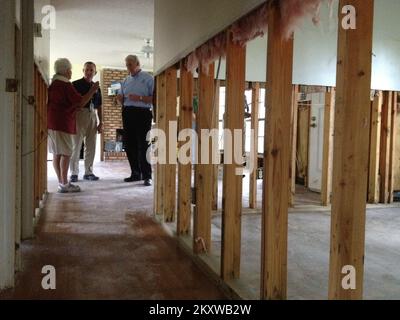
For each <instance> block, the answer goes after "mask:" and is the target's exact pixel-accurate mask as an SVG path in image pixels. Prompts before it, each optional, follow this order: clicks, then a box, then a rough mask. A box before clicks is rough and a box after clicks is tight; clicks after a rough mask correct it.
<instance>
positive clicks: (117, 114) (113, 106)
mask: <svg viewBox="0 0 400 320" xmlns="http://www.w3.org/2000/svg"><path fill="white" fill-rule="evenodd" d="M127 76H128V72H127V71H126V70H117V69H103V70H102V71H101V86H102V92H103V122H104V132H103V136H102V146H103V152H104V157H103V158H104V160H105V161H111V160H126V159H127V158H126V154H125V153H124V152H105V149H104V147H105V144H106V142H108V141H112V142H115V140H116V130H117V129H122V110H121V106H120V105H119V104H117V103H116V100H115V97H109V96H108V94H107V93H108V88H109V87H111V83H112V82H114V81H121V80H123V79H125V78H126V77H127Z"/></svg>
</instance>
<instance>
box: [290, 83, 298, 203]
mask: <svg viewBox="0 0 400 320" xmlns="http://www.w3.org/2000/svg"><path fill="white" fill-rule="evenodd" d="M298 103H299V86H298V85H294V86H293V95H292V104H293V105H292V118H291V126H290V127H291V141H290V147H291V157H292V161H291V164H290V178H289V179H290V184H289V188H290V190H289V205H290V206H291V207H294V200H295V199H294V198H295V195H296V163H297V129H298V128H297V127H298V115H299V106H298Z"/></svg>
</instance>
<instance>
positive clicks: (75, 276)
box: [0, 162, 224, 300]
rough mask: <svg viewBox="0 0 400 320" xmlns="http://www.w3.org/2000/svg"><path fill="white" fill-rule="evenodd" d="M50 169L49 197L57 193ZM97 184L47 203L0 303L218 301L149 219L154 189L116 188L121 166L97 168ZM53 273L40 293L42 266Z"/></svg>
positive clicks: (56, 196)
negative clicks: (50, 287)
mask: <svg viewBox="0 0 400 320" xmlns="http://www.w3.org/2000/svg"><path fill="white" fill-rule="evenodd" d="M49 168H50V174H51V178H50V183H49V191H50V192H54V191H55V190H56V185H57V183H56V181H55V178H54V174H53V173H52V170H51V167H49ZM96 169H97V171H96V173H97V174H98V175H100V176H101V178H102V179H101V181H100V182H83V183H79V185H80V186H81V187H82V189H83V192H82V193H80V194H75V195H59V194H55V193H52V194H50V196H49V199H48V202H47V206H46V210H45V212H44V214H43V216H42V217H41V219H40V223H39V225H38V227H37V233H36V237H35V239H33V240H30V241H27V242H24V244H23V247H22V255H23V271H22V272H21V273H19V274H18V276H17V284H16V288H15V289H14V290H9V291H6V292H4V293H2V294H0V299H9V298H17V299H178V300H181V299H223V298H224V295H223V294H222V293H221V292H220V290H219V289H218V288H217V287H216V286H215V284H214V283H213V282H211V280H209V278H207V277H206V276H205V275H204V274H203V273H202V272H201V271H200V270H199V269H198V268H197V266H196V265H194V263H193V262H192V261H191V259H188V257H187V255H185V253H183V252H182V251H181V249H180V248H179V247H178V246H177V242H176V241H175V240H174V239H173V238H171V237H170V236H169V235H167V234H166V233H165V232H164V230H163V229H162V227H161V226H160V225H159V224H158V223H157V222H155V221H154V220H153V219H152V217H151V212H152V201H153V200H152V192H153V188H146V187H144V186H142V185H141V184H140V183H134V184H126V183H124V182H122V180H123V178H125V177H126V176H127V173H128V172H129V171H128V167H127V164H126V163H124V162H117V163H103V164H98V165H97V166H96ZM45 265H51V266H54V267H55V269H56V275H57V276H56V286H57V287H56V290H54V291H45V290H43V289H42V286H41V282H42V277H43V276H44V275H43V274H42V273H41V271H42V268H43V266H45Z"/></svg>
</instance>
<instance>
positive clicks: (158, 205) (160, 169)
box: [154, 72, 167, 216]
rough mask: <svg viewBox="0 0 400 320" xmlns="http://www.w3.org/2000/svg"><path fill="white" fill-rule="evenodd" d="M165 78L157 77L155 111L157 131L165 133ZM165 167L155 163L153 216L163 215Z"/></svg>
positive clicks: (161, 75) (162, 75)
mask: <svg viewBox="0 0 400 320" xmlns="http://www.w3.org/2000/svg"><path fill="white" fill-rule="evenodd" d="M165 81H166V77H165V72H163V73H161V74H160V75H158V76H157V110H156V119H157V120H156V126H157V129H159V130H163V131H164V132H165V129H166V128H165V127H166V118H165V117H166V114H165V113H166V108H167V100H166V99H167V97H166V88H165V87H166V82H165ZM165 147H166V146H165V145H162V144H159V148H160V149H159V153H160V152H162V150H161V148H165ZM164 175H165V165H163V164H159V163H157V165H156V173H155V184H154V189H155V190H154V195H155V198H154V200H155V201H154V210H155V214H156V215H159V216H162V215H163V214H164V204H165V203H164V193H165V184H164Z"/></svg>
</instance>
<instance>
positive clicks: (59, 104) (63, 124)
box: [47, 80, 82, 134]
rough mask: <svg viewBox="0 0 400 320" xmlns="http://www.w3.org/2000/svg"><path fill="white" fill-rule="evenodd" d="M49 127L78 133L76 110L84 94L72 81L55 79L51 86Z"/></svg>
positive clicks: (48, 114)
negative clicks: (78, 90) (81, 93)
mask: <svg viewBox="0 0 400 320" xmlns="http://www.w3.org/2000/svg"><path fill="white" fill-rule="evenodd" d="M48 96H49V100H48V104H47V127H48V129H51V130H54V131H61V132H65V133H68V134H76V112H77V110H78V108H79V103H80V102H81V100H82V96H81V95H80V94H79V93H78V92H77V91H76V90H75V88H74V86H73V85H72V83H70V82H64V81H61V80H55V81H54V82H53V83H52V84H51V85H50V88H49V95H48Z"/></svg>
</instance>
